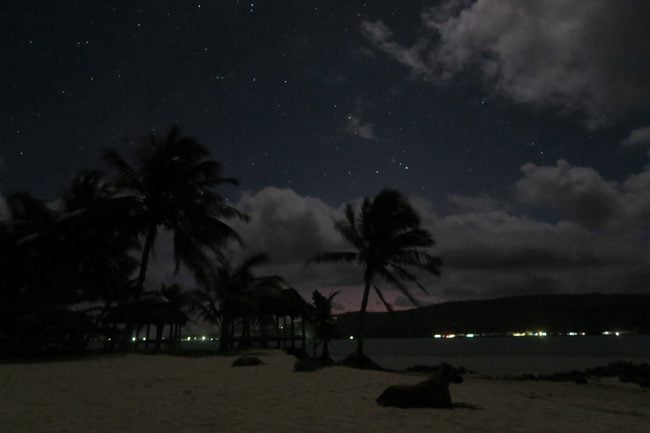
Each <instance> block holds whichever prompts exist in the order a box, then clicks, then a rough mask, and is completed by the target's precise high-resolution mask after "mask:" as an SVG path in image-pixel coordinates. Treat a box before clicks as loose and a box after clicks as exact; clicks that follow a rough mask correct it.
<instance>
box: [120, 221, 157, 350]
mask: <svg viewBox="0 0 650 433" xmlns="http://www.w3.org/2000/svg"><path fill="white" fill-rule="evenodd" d="M157 227H158V226H157V225H156V224H151V225H150V226H149V230H148V231H147V239H146V240H145V242H144V247H143V248H142V258H141V259H140V270H139V271H138V279H137V280H136V284H135V289H134V294H133V295H134V296H133V304H132V306H131V311H130V317H129V319H128V322H127V323H126V326H125V328H126V329H125V332H124V334H125V336H124V339H125V341H126V342H127V344H128V343H129V342H130V341H131V334H132V333H133V325H134V324H135V313H136V311H137V309H138V303H139V302H140V295H142V289H143V287H144V280H145V278H146V276H147V267H148V265H149V256H150V255H151V249H152V248H153V243H154V241H155V240H156V229H157ZM137 344H138V343H137V340H136V349H137ZM125 347H127V346H126V345H125Z"/></svg>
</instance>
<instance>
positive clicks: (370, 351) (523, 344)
mask: <svg viewBox="0 0 650 433" xmlns="http://www.w3.org/2000/svg"><path fill="white" fill-rule="evenodd" d="M355 347H356V341H354V340H335V341H333V342H332V345H331V349H330V350H331V353H332V358H333V359H334V360H336V361H338V360H341V359H343V358H344V357H346V356H347V355H349V354H350V353H352V352H354V350H355ZM365 352H366V354H367V355H368V356H369V357H370V358H372V359H373V360H374V361H375V362H377V363H378V364H379V365H381V366H382V367H385V368H391V369H404V368H407V367H410V366H412V365H436V364H438V363H440V362H447V363H449V364H453V365H462V366H463V367H465V368H467V369H470V370H473V371H476V372H478V373H483V374H489V375H514V374H524V373H535V374H544V373H553V372H559V371H569V370H573V369H578V370H581V369H584V368H587V367H596V366H600V365H605V364H607V363H610V362H613V361H623V360H629V361H632V362H636V363H642V362H650V336H648V335H621V336H620V337H616V336H578V337H559V336H553V337H550V336H549V337H480V338H454V339H433V338H417V339H369V340H366V347H365Z"/></svg>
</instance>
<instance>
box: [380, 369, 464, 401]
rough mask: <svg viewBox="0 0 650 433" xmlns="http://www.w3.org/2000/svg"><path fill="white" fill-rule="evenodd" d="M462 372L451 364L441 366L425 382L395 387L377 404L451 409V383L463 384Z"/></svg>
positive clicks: (381, 396) (390, 388) (382, 396)
mask: <svg viewBox="0 0 650 433" xmlns="http://www.w3.org/2000/svg"><path fill="white" fill-rule="evenodd" d="M462 381H463V377H462V376H461V375H460V370H459V369H457V368H454V367H452V366H451V365H449V364H441V365H440V368H439V369H438V371H437V372H435V373H433V374H432V375H431V376H429V378H428V379H427V380H425V381H422V382H419V383H416V384H415V385H393V386H389V387H388V388H386V390H385V391H384V392H383V393H382V394H381V395H380V396H379V398H378V399H377V403H379V404H380V405H382V406H394V407H400V408H408V407H444V408H450V407H452V404H451V395H449V384H450V383H461V382H462Z"/></svg>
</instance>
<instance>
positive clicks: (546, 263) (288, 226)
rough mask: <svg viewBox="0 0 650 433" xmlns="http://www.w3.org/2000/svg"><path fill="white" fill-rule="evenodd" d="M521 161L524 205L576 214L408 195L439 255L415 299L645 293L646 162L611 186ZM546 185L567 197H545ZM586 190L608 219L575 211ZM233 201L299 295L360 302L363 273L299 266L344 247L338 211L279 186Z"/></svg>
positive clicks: (649, 202)
mask: <svg viewBox="0 0 650 433" xmlns="http://www.w3.org/2000/svg"><path fill="white" fill-rule="evenodd" d="M526 167H527V168H526V170H527V171H524V173H523V177H522V179H521V180H520V183H518V188H520V189H521V191H525V194H526V195H525V196H526V197H529V198H530V199H531V203H532V201H533V199H534V201H535V204H538V205H539V206H542V207H546V208H548V207H556V206H563V209H569V210H574V211H575V212H576V214H577V215H579V216H581V218H577V217H576V218H574V214H568V217H569V220H561V221H559V222H556V223H549V222H545V221H541V220H539V219H536V218H534V217H532V216H526V215H517V214H514V213H513V212H512V209H515V208H517V207H518V206H516V204H515V203H503V202H499V201H496V200H494V199H491V198H490V197H488V196H485V195H483V196H478V197H474V198H472V197H465V196H452V197H451V200H452V201H453V202H455V203H457V204H459V209H458V210H457V211H455V212H454V213H452V214H450V215H444V216H443V215H439V214H438V213H437V212H436V211H435V209H434V207H433V204H432V203H431V202H430V201H429V200H427V199H424V198H422V197H411V199H410V201H411V203H412V204H413V206H414V207H415V208H416V209H417V211H418V212H419V213H420V215H421V216H422V219H423V224H424V225H425V227H427V228H428V229H430V230H431V232H432V233H433V235H434V237H435V239H436V242H437V249H436V254H439V255H440V256H441V258H442V259H443V267H442V277H441V278H437V277H433V276H426V277H425V278H424V279H423V283H424V285H425V287H427V288H428V289H429V291H430V293H431V295H430V296H426V295H423V294H420V293H419V292H418V291H417V289H416V290H414V292H413V293H414V294H416V295H417V296H418V298H419V299H420V300H421V302H422V303H430V302H438V301H443V300H451V299H463V298H465V299H466V298H473V297H476V298H480V297H493V296H503V295H515V294H524V293H529V294H532V293H569V292H590V291H602V292H616V291H619V292H624V291H644V290H645V291H647V290H650V287H649V286H648V281H649V280H648V272H645V271H644V269H650V252H649V251H647V247H646V246H645V243H644V239H647V236H648V218H647V217H646V218H645V219H643V218H641V215H643V213H642V210H643V209H645V212H649V213H648V215H650V169H649V170H648V171H645V172H643V173H639V174H637V175H635V176H631V177H630V178H628V179H627V180H626V181H625V182H623V183H621V184H617V183H614V182H609V181H607V180H605V179H603V178H602V177H601V176H600V175H599V174H598V173H597V172H596V171H595V170H593V169H590V168H585V167H582V168H581V167H571V166H569V165H568V163H566V162H559V163H558V165H557V166H553V167H537V166H533V165H532V164H531V165H527V166H526ZM558 185H559V186H558ZM558 188H559V189H558ZM550 190H557V191H558V194H561V195H565V196H567V197H569V200H568V201H566V202H564V201H554V200H551V197H552V195H549V194H548V191H550ZM521 194H524V193H523V192H522V193H521ZM584 197H593V198H594V200H596V201H598V202H599V203H600V204H596V205H593V204H589V205H588V206H587V207H589V206H591V207H593V208H595V209H605V210H606V212H605V213H604V214H605V215H607V216H608V218H605V219H603V217H600V219H599V218H594V217H590V216H588V215H587V216H585V215H583V214H582V213H581V212H582V211H581V210H580V209H579V208H580V206H579V204H581V203H583V202H585V203H589V200H585V199H584ZM519 198H520V199H521V197H519ZM354 202H355V203H356V202H357V201H356V200H355V201H354ZM574 202H575V203H578V204H575V203H574ZM602 202H604V203H605V204H603V203H602ZM608 203H612V204H611V205H610V204H608ZM357 205H358V204H357ZM238 206H240V207H241V208H242V209H247V210H248V211H249V212H250V214H251V217H252V221H251V223H250V224H247V225H238V226H237V228H238V230H239V231H240V232H241V234H242V236H243V237H244V239H245V240H246V242H247V244H248V248H249V250H251V251H262V250H265V251H267V252H269V253H270V254H271V255H272V256H273V257H274V258H276V261H275V262H274V264H272V265H271V266H270V267H268V268H267V269H265V271H268V272H272V273H278V274H280V275H284V276H285V277H286V278H287V279H288V280H289V282H290V283H291V284H292V285H293V286H295V287H296V288H297V289H299V290H300V291H301V292H302V293H303V296H305V297H306V298H307V299H308V298H309V297H310V296H311V291H313V290H314V289H318V290H319V291H321V292H322V293H328V292H331V291H333V290H339V289H342V290H343V294H342V295H341V298H340V302H341V303H344V304H345V305H346V306H347V308H358V305H359V304H358V302H359V300H358V297H359V296H360V295H359V293H360V289H361V280H362V275H361V272H362V271H361V269H360V268H359V267H358V266H324V265H312V266H309V267H305V266H304V263H305V260H306V259H308V258H309V257H311V256H313V255H315V254H317V253H320V252H324V251H341V250H343V251H345V250H349V249H350V246H348V245H346V244H345V242H343V240H342V239H341V236H340V234H339V233H337V232H336V231H335V230H334V227H333V221H334V220H336V219H339V218H341V216H342V214H341V209H340V208H334V207H331V206H329V205H327V204H326V203H324V202H322V201H321V200H319V199H317V198H313V197H305V196H300V195H298V194H296V193H295V191H292V190H288V189H278V188H266V189H264V190H261V191H259V192H257V193H254V194H252V193H248V194H245V195H244V197H243V198H242V200H241V202H240V204H239V205H238ZM608 206H611V208H610V207H608ZM599 212H600V213H601V214H602V211H599ZM633 215H636V217H635V218H633V217H632V216H633ZM573 218H574V219H573ZM594 220H595V221H598V222H600V221H607V224H608V227H611V228H612V229H611V230H609V229H607V230H600V229H599V230H592V229H591V228H590V224H591V223H592V221H594ZM623 224H624V225H625V226H624V227H623V226H622V225H623ZM380 285H381V287H383V288H385V289H386V290H387V293H386V295H387V296H388V299H394V298H395V296H399V291H396V290H395V288H394V287H391V286H390V285H388V284H386V283H385V282H380ZM374 302H375V300H372V301H371V305H374V304H373V303H374Z"/></svg>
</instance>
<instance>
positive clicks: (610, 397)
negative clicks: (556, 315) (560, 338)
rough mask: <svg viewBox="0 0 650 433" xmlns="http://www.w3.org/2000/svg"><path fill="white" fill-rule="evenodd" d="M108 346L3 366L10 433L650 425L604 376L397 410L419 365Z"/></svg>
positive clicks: (461, 393)
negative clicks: (111, 352) (406, 368)
mask: <svg viewBox="0 0 650 433" xmlns="http://www.w3.org/2000/svg"><path fill="white" fill-rule="evenodd" d="M256 356H258V357H260V358H261V359H262V360H264V361H265V363H266V365H262V366H257V367H239V368H231V367H230V365H231V364H232V361H233V360H234V359H235V358H236V357H229V356H223V357H222V356H211V357H202V358H189V357H181V356H169V355H155V356H152V355H138V354H130V355H124V356H107V357H98V358H92V359H87V360H78V361H67V362H50V363H40V364H4V365H0V432H3V433H18V432H20V433H24V432H34V433H39V432H43V433H45V432H48V433H50V432H89V433H92V432H98V433H103V432H107V433H108V432H117V431H119V432H126V433H130V432H133V433H135V432H138V433H141V432H170V433H171V432H177V433H182V432H188V433H189V432H276V433H279V432H341V433H344V432H355V433H358V432H360V431H367V432H395V431H405V432H406V431H408V432H431V431H435V432H437V433H439V432H472V431H475V432H540V433H541V432H544V433H549V432H603V433H605V432H607V433H610V432H616V431H625V432H631V433H634V432H646V433H647V432H650V405H648V401H649V399H650V394H649V393H648V391H646V390H644V389H642V388H640V387H639V386H638V385H634V384H622V383H619V382H617V381H616V380H613V379H603V380H599V381H596V382H592V383H589V384H588V385H577V384H574V383H568V382H562V383H557V382H544V381H501V380H488V379H480V378H475V377H467V378H466V379H465V381H464V382H463V383H462V384H459V385H452V386H451V394H452V399H453V400H454V402H461V403H465V404H466V405H468V406H471V407H475V408H456V409H452V410H449V409H396V408H388V407H381V406H379V405H377V404H376V403H375V399H376V398H377V396H378V395H379V394H380V393H381V392H382V391H383V390H384V389H385V388H386V387H387V386H389V385H392V384H396V383H415V382H417V381H419V380H421V377H418V376H409V375H404V374H398V373H387V372H376V371H365V370H354V369H349V368H344V367H331V368H326V369H323V370H319V371H316V372H309V373H295V372H293V363H294V362H295V358H293V357H291V356H289V355H286V354H284V353H282V352H279V351H265V352H256Z"/></svg>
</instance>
